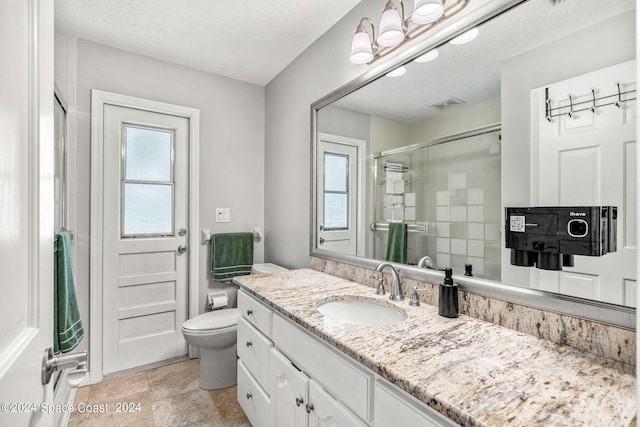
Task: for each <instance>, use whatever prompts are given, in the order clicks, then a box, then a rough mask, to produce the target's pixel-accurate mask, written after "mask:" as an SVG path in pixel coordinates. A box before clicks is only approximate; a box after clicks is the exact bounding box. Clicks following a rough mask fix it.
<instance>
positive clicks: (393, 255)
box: [387, 222, 407, 264]
mask: <svg viewBox="0 0 640 427" xmlns="http://www.w3.org/2000/svg"><path fill="white" fill-rule="evenodd" d="M387 261H391V262H398V263H400V264H406V263H407V224H405V223H404V222H392V223H391V224H389V240H388V241H387Z"/></svg>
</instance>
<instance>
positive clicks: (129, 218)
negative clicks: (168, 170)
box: [122, 182, 173, 236]
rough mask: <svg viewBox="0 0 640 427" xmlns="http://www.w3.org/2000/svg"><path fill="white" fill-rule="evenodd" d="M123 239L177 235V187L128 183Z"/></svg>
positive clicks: (124, 190)
mask: <svg viewBox="0 0 640 427" xmlns="http://www.w3.org/2000/svg"><path fill="white" fill-rule="evenodd" d="M123 192H124V209H123V211H124V215H123V217H124V218H123V225H122V231H123V233H122V234H123V236H133V235H140V234H162V235H167V234H173V185H172V184H139V183H131V182H125V184H124V188H123Z"/></svg>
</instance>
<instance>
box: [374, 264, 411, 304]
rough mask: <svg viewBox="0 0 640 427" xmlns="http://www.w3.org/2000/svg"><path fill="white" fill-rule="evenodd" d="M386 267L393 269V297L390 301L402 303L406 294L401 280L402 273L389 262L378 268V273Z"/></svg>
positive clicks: (390, 296)
mask: <svg viewBox="0 0 640 427" xmlns="http://www.w3.org/2000/svg"><path fill="white" fill-rule="evenodd" d="M385 267H389V268H391V278H392V279H393V281H392V282H391V295H389V299H390V300H393V301H402V300H403V299H404V293H403V292H402V281H401V280H400V273H399V272H398V270H397V269H396V268H395V267H394V266H393V265H391V264H389V263H388V262H381V263H380V264H378V266H377V267H376V271H377V272H378V273H380V272H381V271H382V270H384V268H385Z"/></svg>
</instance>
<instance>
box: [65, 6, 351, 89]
mask: <svg viewBox="0 0 640 427" xmlns="http://www.w3.org/2000/svg"><path fill="white" fill-rule="evenodd" d="M359 2H360V0H242V1H236V0H227V1H220V0H218V1H212V0H187V1H184V0H183V1H180V0H91V1H87V0H56V1H55V25H56V31H57V32H62V33H67V34H73V35H76V36H78V37H80V38H82V39H85V40H90V41H94V42H98V43H102V44H105V45H108V46H112V47H116V48H119V49H123V50H127V51H130V52H134V53H138V54H142V55H147V56H151V57H154V58H158V59H162V60H165V61H169V62H174V63H177V64H182V65H185V66H189V67H193V68H197V69H200V70H204V71H208V72H210V73H214V74H219V75H223V76H227V77H231V78H234V79H238V80H242V81H246V82H250V83H255V84H259V85H263V86H264V85H266V84H267V83H268V82H269V81H270V80H271V79H273V78H274V77H275V76H276V75H277V74H278V73H279V72H280V71H282V70H283V69H284V68H285V67H286V66H287V65H289V63H291V61H293V60H294V59H295V58H296V57H297V56H298V55H299V54H300V53H302V52H303V51H304V50H305V49H306V48H307V47H308V46H309V45H311V44H312V43H313V42H314V41H315V40H316V39H318V38H319V37H320V36H321V35H322V34H324V33H325V32H326V31H327V30H328V29H329V28H331V27H332V26H333V25H334V24H335V23H336V22H338V20H340V18H342V17H343V16H344V15H345V14H346V13H347V12H348V11H349V10H351V9H352V8H353V7H354V6H355V5H356V4H358V3H359Z"/></svg>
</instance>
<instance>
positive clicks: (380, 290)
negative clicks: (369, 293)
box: [371, 275, 385, 295]
mask: <svg viewBox="0 0 640 427" xmlns="http://www.w3.org/2000/svg"><path fill="white" fill-rule="evenodd" d="M371 278H372V279H374V280H377V281H378V285H377V286H376V295H384V294H385V291H384V284H383V281H384V279H383V278H382V277H377V276H376V275H373V276H371Z"/></svg>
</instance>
